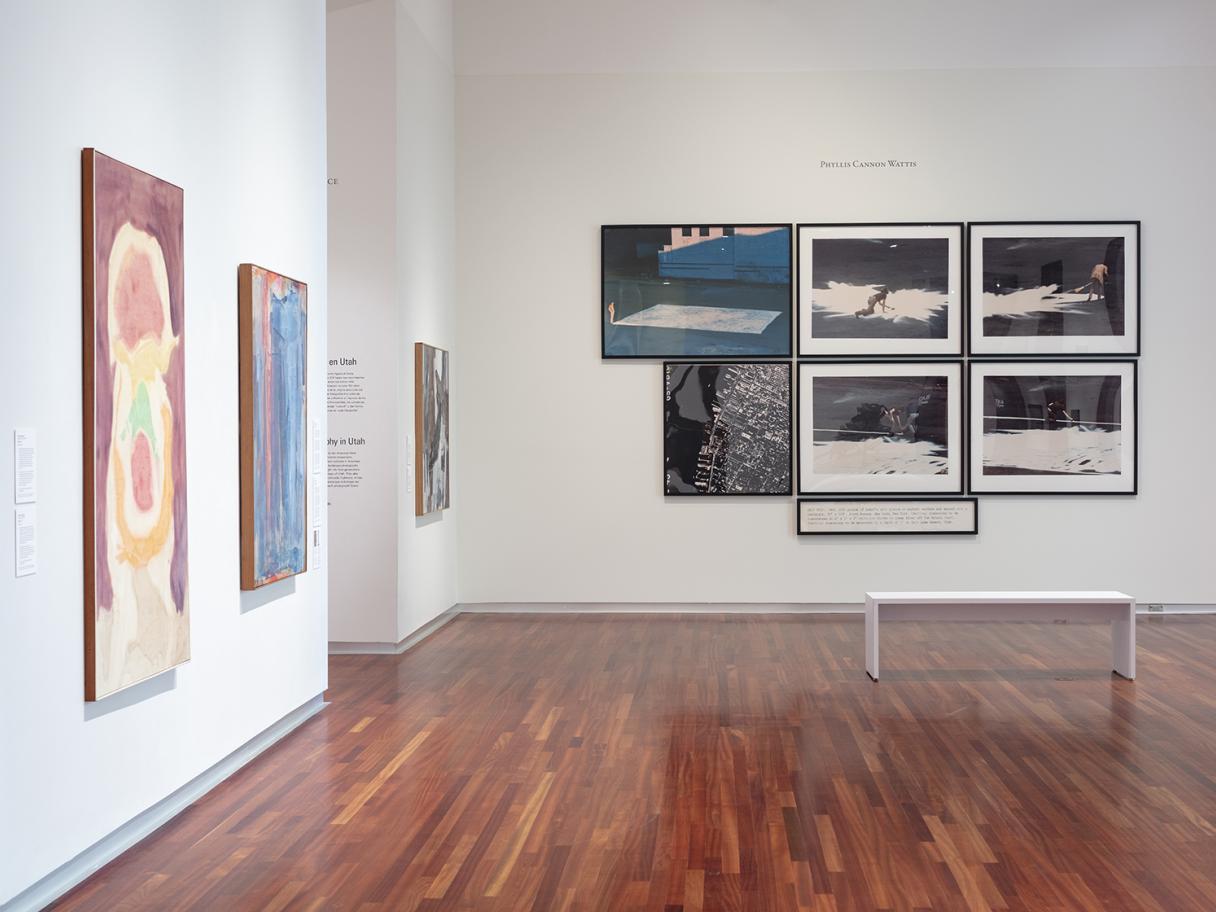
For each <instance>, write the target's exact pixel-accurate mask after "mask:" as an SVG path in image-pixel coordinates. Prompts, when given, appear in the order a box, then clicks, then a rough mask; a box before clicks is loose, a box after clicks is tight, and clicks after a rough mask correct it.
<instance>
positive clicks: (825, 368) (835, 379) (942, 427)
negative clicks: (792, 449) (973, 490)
mask: <svg viewBox="0 0 1216 912" xmlns="http://www.w3.org/2000/svg"><path fill="white" fill-rule="evenodd" d="M962 436H963V435H962V365H961V364H960V363H958V362H941V363H918V362H904V363H899V362H878V361H870V362H854V363H847V362H834V363H830V364H829V363H823V364H819V363H811V364H800V365H798V440H799V445H798V489H799V492H800V493H803V494H822V493H834V494H870V493H880V492H881V493H887V494H960V493H962V477H963V471H962V470H963V460H962V442H963V439H962Z"/></svg>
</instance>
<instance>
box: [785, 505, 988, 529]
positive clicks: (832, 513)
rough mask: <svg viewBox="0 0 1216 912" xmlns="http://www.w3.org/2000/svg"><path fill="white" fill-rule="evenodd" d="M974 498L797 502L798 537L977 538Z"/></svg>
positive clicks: (977, 516)
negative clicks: (940, 536) (917, 536)
mask: <svg viewBox="0 0 1216 912" xmlns="http://www.w3.org/2000/svg"><path fill="white" fill-rule="evenodd" d="M979 509H980V508H979V501H978V499H977V498H975V497H948V498H938V497H816V498H814V499H811V500H800V501H798V534H799V535H976V534H977V533H978V532H979V531H980V521H979Z"/></svg>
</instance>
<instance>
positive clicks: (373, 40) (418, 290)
mask: <svg viewBox="0 0 1216 912" xmlns="http://www.w3.org/2000/svg"><path fill="white" fill-rule="evenodd" d="M328 20H329V37H328V42H329V46H328V51H329V53H328V63H329V76H328V79H329V98H328V103H329V167H330V181H331V186H330V190H329V202H330V209H329V238H330V252H329V266H330V288H331V291H332V295H333V298H334V300H335V301H336V302H337V303H336V304H335V306H334V311H333V318H332V320H331V323H330V357H331V358H338V359H340V358H341V357H344V356H345V357H351V358H354V359H355V360H357V361H358V362H359V363H358V364H357V365H356V366H355V368H356V369H357V372H358V374H359V375H360V376H361V377H363V378H364V379H363V381H362V383H363V387H364V389H365V391H366V403H367V404H366V406H364V407H363V408H362V409H361V410H360V411H359V412H358V413H354V414H349V413H346V414H337V413H333V414H331V429H330V434H329V437H330V439H331V441H332V447H331V449H333V448H337V449H342V448H344V447H345V448H348V449H349V450H351V451H352V452H355V451H357V455H358V459H359V460H360V462H361V465H362V476H363V480H362V482H361V483H359V484H358V485H357V486H353V487H348V486H343V487H332V488H331V490H330V492H329V499H330V521H331V523H332V530H333V535H332V546H331V547H332V549H333V552H332V561H331V567H332V572H331V577H330V591H331V611H330V629H329V637H330V641H331V642H332V643H334V644H335V648H338V649H348V648H355V649H358V648H362V647H365V646H371V647H373V648H375V647H385V646H393V645H395V644H397V643H399V642H400V641H402V640H403V639H405V638H407V637H408V636H409V635H410V634H411V633H413V632H415V631H416V630H418V629H419V628H420V627H422V626H424V625H425V624H427V623H428V622H429V621H431V620H433V619H434V618H435V617H436V616H437V615H439V614H441V613H443V612H444V611H446V610H447V609H449V608H451V607H452V606H453V604H455V602H456V530H457V526H458V516H459V514H460V511H461V504H462V502H463V501H462V496H461V493H460V491H459V489H458V488H457V490H456V493H455V494H454V496H453V499H452V507H451V508H450V509H448V510H445V511H443V512H441V513H436V514H432V515H429V516H426V517H416V516H415V515H414V485H415V479H414V475H413V471H414V469H413V456H414V452H415V451H416V449H417V442H416V441H415V440H414V343H415V342H419V341H421V342H427V343H429V344H431V345H435V346H438V347H440V348H445V349H448V350H450V351H451V352H452V358H453V362H454V363H456V362H458V361H459V358H460V352H459V351H458V350H456V346H455V340H454V329H455V315H454V272H453V270H454V259H455V224H454V215H455V187H454V180H455V176H454V172H455V79H454V76H453V72H452V48H451V44H452V27H451V7H450V4H448V3H446V2H423V0H414V2H410V3H404V2H400V0H369V2H364V3H355V4H351V3H348V2H343V3H337V4H331V11H330V14H329V16H328ZM335 369H338V370H342V369H345V368H344V367H343V365H341V364H339V365H337V366H336V367H333V368H331V370H335ZM458 395H459V394H458V392H457V391H456V390H455V389H453V396H458ZM343 438H345V439H346V440H347V441H351V440H353V439H358V440H362V441H365V442H364V443H359V444H351V443H347V444H342V443H341V440H342V439H343ZM458 471H459V469H458V457H457V459H455V460H453V472H454V473H455V472H458ZM338 644H341V645H338Z"/></svg>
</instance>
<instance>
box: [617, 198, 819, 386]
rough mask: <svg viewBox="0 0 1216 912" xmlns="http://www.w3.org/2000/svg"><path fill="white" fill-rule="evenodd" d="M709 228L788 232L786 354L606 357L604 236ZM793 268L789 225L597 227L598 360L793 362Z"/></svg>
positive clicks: (792, 233)
mask: <svg viewBox="0 0 1216 912" xmlns="http://www.w3.org/2000/svg"><path fill="white" fill-rule="evenodd" d="M710 227H721V228H731V229H737V228H784V229H785V230H786V231H787V232H788V238H789V240H788V244H787V257H788V262H789V273H790V278H789V289H788V294H787V297H786V308H787V311H788V314H787V320H786V337H787V341H788V344H787V346H786V349H785V351H783V352H773V353H765V354H760V353H757V354H750V353H745V352H740V353H736V354H724V353H723V354H719V353H713V352H709V353H693V354H686V353H680V352H673V353H670V354H667V353H663V352H655V353H653V354H609V353H608V317H607V309H608V301H607V299H606V298H607V296H606V295H605V289H604V286H605V279H606V266H605V259H606V257H605V240H606V234H605V233H606V232H608V231H614V230H617V231H619V230H657V229H663V228H668V229H670V228H681V229H683V228H690V229H700V228H710ZM796 266H797V264H796V263H795V260H794V224H793V223H792V222H781V221H775V222H724V221H711V222H651V223H639V224H614V225H600V280H599V281H600V294H599V298H600V308H599V323H600V358H601V360H604V361H696V362H700V361H704V362H707V363H709V362H717V361H722V360H731V359H743V360H747V361H769V360H780V359H783V358H786V359H788V358H792V357H793V356H794V349H795V345H796V343H795V341H794V317H795V314H794V310H795V303H794V283H795V281H796V280H797V268H796Z"/></svg>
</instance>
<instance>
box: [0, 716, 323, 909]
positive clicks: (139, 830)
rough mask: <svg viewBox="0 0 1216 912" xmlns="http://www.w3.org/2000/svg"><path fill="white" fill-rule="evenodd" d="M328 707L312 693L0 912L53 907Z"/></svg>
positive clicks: (40, 881) (63, 865)
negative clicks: (74, 888)
mask: <svg viewBox="0 0 1216 912" xmlns="http://www.w3.org/2000/svg"><path fill="white" fill-rule="evenodd" d="M327 705H328V704H326V702H325V700H324V695H323V694H317V695H316V696H315V697H313V698H312V699H311V700H309V701H308V702H307V703H305V704H304V705H302V706H300V707H298V708H296V709H294V710H292V711H291V712H289V713H288V714H287V715H285V716H284V717H283V718H281V719H280V720H279V721H278V722H275V723H274V724H273V725H271V726H270V727H269V728H267V729H265V730H264V731H262V732H261V733H260V734H258V735H255V736H254V737H253V738H251V739H250V740H248V741H246V742H245V743H244V744H243V745H241V746H240V747H238V748H237V749H236V750H234V751H233V752H232V753H231V754H229V755H228V756H227V757H225V758H224V759H223V760H220V761H219V762H218V763H216V764H215V765H214V766H212V767H211V768H209V769H207V770H206V771H204V772H202V773H200V774H199V775H197V776H195V777H194V778H193V779H191V780H190V781H189V782H187V783H186V784H185V785H183V786H182V787H181V788H179V789H177V790H176V791H174V792H172V793H171V794H169V796H168V797H166V798H162V799H161V800H160V801H158V802H157V803H156V804H154V805H152V807H150V808H148V809H147V810H146V811H144V812H143V813H141V814H138V815H137V816H136V817H134V818H133V819H131V820H128V821H127V822H126V823H124V824H123V825H122V826H120V827H119V828H118V829H116V830H114V832H112V833H110V835H108V836H105V837H103V838H102V839H100V840H98V841H97V842H95V843H94V844H93V845H91V846H90V847H89V848H87V849H85V850H84V851H83V852H81V853H80V854H79V855H77V856H76V857H75V858H73V859H72V860H71V861H69V862H66V863H65V864H62V865H60V866H59V867H58V868H56V869H55V870H54V871H52V872H51V873H50V874H47V875H46V876H45V877H43V878H41V879H40V880H38V881H36V882H35V883H34V884H32V885H31V886H29V887H27V888H26V889H24V890H22V891H21V892H20V893H18V894H17V895H16V896H14V897H13V898H12V899H10V900H9V901H8V902H7V903H3V904H0V912H35V910H37V909H42V908H44V907H45V906H47V905H49V904H50V903H52V902H54V901H55V900H56V899H58V898H59V897H61V896H63V894H65V893H67V892H68V891H69V890H71V889H72V888H73V887H75V886H76V885H77V884H79V883H80V882H81V881H83V880H84V879H85V878H87V877H89V876H90V875H91V874H93V873H95V872H96V871H97V870H99V869H100V868H102V867H103V866H105V865H107V864H109V863H110V862H111V861H113V860H114V859H115V858H117V857H118V856H119V855H121V854H122V853H123V852H125V851H127V849H129V848H131V847H132V846H134V845H135V844H136V843H137V842H139V841H140V840H142V839H145V838H146V837H148V836H150V835H151V834H152V833H154V832H155V831H156V830H158V829H159V828H160V827H162V826H164V825H165V824H166V823H168V822H169V821H170V820H172V819H173V818H174V817H176V816H177V815H178V814H180V813H181V812H182V811H184V810H185V809H186V808H188V807H189V806H190V805H192V804H194V802H195V801H197V800H198V799H199V798H201V797H202V796H203V795H205V794H207V792H209V791H211V790H212V789H213V788H215V787H216V786H217V785H219V784H220V783H221V782H223V781H224V780H225V779H227V778H228V777H229V776H231V775H232V774H233V773H235V772H236V771H237V770H239V769H240V768H241V767H243V766H245V765H246V764H247V763H249V761H251V760H253V759H254V758H255V757H257V756H258V754H260V753H262V752H263V751H265V750H266V749H267V748H269V747H270V746H271V745H273V744H274V743H275V742H276V741H279V740H281V739H282V738H284V737H285V736H286V735H288V734H290V733H291V732H292V731H293V730H294V729H296V728H298V727H299V726H300V725H302V724H303V723H304V722H306V721H307V720H308V719H310V718H312V717H313V716H315V715H316V714H317V713H319V712H320V711H321V710H322V709H324V708H325V707H326V706H327Z"/></svg>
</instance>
